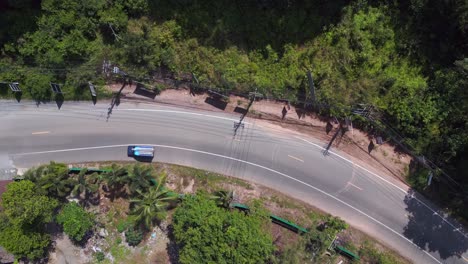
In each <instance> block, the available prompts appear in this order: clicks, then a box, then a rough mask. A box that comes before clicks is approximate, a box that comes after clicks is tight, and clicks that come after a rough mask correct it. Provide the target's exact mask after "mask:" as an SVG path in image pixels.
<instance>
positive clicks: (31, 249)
mask: <svg viewBox="0 0 468 264" xmlns="http://www.w3.org/2000/svg"><path fill="white" fill-rule="evenodd" d="M0 220H2V221H4V222H3V223H7V224H8V225H5V226H3V228H0V246H2V247H3V248H5V249H6V250H7V251H8V252H10V253H11V254H13V255H15V257H17V258H22V257H27V258H28V259H32V260H33V259H38V258H41V257H43V256H44V253H45V251H44V249H45V248H46V247H47V246H49V244H50V236H49V235H47V234H44V233H42V232H37V231H35V230H34V229H32V228H23V227H22V226H21V225H17V224H13V223H9V222H8V221H7V220H6V221H5V219H0Z"/></svg>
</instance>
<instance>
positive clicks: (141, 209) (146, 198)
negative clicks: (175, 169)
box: [130, 175, 177, 229]
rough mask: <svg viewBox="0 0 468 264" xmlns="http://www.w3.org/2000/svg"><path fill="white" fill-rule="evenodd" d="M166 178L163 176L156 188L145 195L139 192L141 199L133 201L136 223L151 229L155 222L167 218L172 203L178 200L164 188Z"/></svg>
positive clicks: (133, 213)
mask: <svg viewBox="0 0 468 264" xmlns="http://www.w3.org/2000/svg"><path fill="white" fill-rule="evenodd" d="M165 182H166V176H165V175H162V176H161V177H160V178H159V180H158V183H157V185H156V186H155V187H153V188H150V189H149V190H148V192H146V193H143V192H142V191H140V190H137V193H139V194H140V196H141V198H135V199H131V200H130V202H131V203H132V205H133V210H132V211H131V214H132V215H135V216H136V222H137V223H140V224H142V225H143V226H144V227H145V228H147V229H150V228H151V226H152V223H153V221H154V220H157V221H161V220H162V219H164V218H165V213H166V209H167V207H168V205H169V204H170V202H171V201H174V200H175V199H177V197H176V196H174V195H171V192H170V191H169V190H168V189H166V188H164V183H165Z"/></svg>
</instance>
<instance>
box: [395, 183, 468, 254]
mask: <svg viewBox="0 0 468 264" xmlns="http://www.w3.org/2000/svg"><path fill="white" fill-rule="evenodd" d="M418 200H419V201H423V202H424V203H426V201H425V199H424V197H422V196H421V195H420V194H418V193H416V192H414V191H410V192H409V193H408V194H407V195H406V197H405V200H404V201H405V204H406V206H407V207H406V211H407V212H408V219H409V221H408V224H407V226H406V227H405V228H404V231H403V234H404V236H405V237H406V238H408V239H410V240H411V241H412V242H413V243H414V244H416V245H418V246H419V247H421V248H423V249H424V250H426V251H428V252H437V253H438V254H439V255H440V257H441V258H442V259H444V260H446V259H448V258H450V257H457V258H459V257H460V256H461V255H462V254H463V253H464V252H465V251H466V250H467V249H468V238H467V237H466V235H464V233H463V232H464V231H463V229H460V230H461V232H459V231H458V230H457V228H460V226H458V225H455V227H452V226H451V225H450V224H448V223H447V222H445V221H444V219H443V218H442V216H443V213H441V212H437V213H434V212H433V211H432V210H429V209H428V208H427V207H426V206H425V205H424V204H422V203H421V202H419V201H418ZM426 204H427V203H426ZM450 222H451V223H452V224H454V223H453V221H450Z"/></svg>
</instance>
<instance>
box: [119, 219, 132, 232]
mask: <svg viewBox="0 0 468 264" xmlns="http://www.w3.org/2000/svg"><path fill="white" fill-rule="evenodd" d="M134 218H135V217H134V216H132V215H129V216H128V217H127V218H126V219H122V220H120V221H119V222H118V223H117V231H118V232H119V233H122V232H124V231H125V230H127V228H129V227H130V226H134V225H135V219H134Z"/></svg>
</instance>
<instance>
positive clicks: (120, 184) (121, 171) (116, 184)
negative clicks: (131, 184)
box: [103, 164, 128, 200]
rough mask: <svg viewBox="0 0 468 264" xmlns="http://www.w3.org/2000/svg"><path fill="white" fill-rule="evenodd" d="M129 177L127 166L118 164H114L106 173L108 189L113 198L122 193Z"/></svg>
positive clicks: (105, 178) (104, 176)
mask: <svg viewBox="0 0 468 264" xmlns="http://www.w3.org/2000/svg"><path fill="white" fill-rule="evenodd" d="M127 177H128V171H127V168H125V167H123V166H119V165H116V164H112V166H111V170H110V171H109V172H106V173H104V175H103V178H104V180H105V181H106V187H107V188H106V189H107V190H106V191H109V192H111V200H113V199H114V198H115V197H116V196H119V195H121V194H122V192H123V191H124V189H123V188H124V186H125V184H126V183H127Z"/></svg>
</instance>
